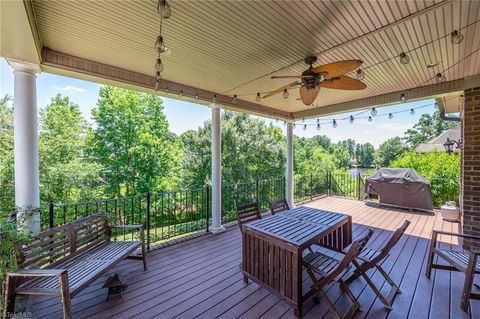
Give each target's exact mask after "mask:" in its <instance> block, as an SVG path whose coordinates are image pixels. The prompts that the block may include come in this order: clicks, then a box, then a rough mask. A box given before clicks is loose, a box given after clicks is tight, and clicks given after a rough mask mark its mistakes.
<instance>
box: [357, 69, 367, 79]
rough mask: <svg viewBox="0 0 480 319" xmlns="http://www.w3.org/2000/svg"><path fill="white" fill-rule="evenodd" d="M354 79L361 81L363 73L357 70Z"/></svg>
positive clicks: (363, 76)
mask: <svg viewBox="0 0 480 319" xmlns="http://www.w3.org/2000/svg"><path fill="white" fill-rule="evenodd" d="M355 77H356V78H357V80H360V81H361V80H363V79H364V78H365V72H363V71H362V69H358V70H357V74H356V75H355Z"/></svg>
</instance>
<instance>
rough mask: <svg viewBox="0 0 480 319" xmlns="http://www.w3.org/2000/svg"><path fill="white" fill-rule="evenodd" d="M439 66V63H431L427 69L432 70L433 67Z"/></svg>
mask: <svg viewBox="0 0 480 319" xmlns="http://www.w3.org/2000/svg"><path fill="white" fill-rule="evenodd" d="M439 64H440V62H432V63H429V64H427V68H428V69H430V68H434V67H436V66H438V65H439Z"/></svg>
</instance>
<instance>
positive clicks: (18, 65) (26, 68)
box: [7, 59, 42, 74]
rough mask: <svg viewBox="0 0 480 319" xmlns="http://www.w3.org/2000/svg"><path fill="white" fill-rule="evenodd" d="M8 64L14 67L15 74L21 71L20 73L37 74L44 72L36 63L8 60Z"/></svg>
mask: <svg viewBox="0 0 480 319" xmlns="http://www.w3.org/2000/svg"><path fill="white" fill-rule="evenodd" d="M7 62H8V64H9V65H10V66H11V67H12V69H13V72H17V71H19V72H26V73H31V74H37V73H40V72H41V71H42V70H41V69H40V65H38V64H35V63H31V62H26V61H20V60H15V59H7Z"/></svg>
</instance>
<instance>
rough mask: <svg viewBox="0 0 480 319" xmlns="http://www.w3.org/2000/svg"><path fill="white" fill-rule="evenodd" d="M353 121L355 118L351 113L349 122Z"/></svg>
mask: <svg viewBox="0 0 480 319" xmlns="http://www.w3.org/2000/svg"><path fill="white" fill-rule="evenodd" d="M353 121H355V119H354V118H353V115H350V124H353Z"/></svg>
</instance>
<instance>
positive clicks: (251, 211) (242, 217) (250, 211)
mask: <svg viewBox="0 0 480 319" xmlns="http://www.w3.org/2000/svg"><path fill="white" fill-rule="evenodd" d="M236 211H237V221H238V225H239V226H240V230H241V229H242V227H243V224H245V223H247V222H249V221H252V220H256V219H261V218H262V215H261V214H260V208H259V207H258V204H257V203H253V204H248V205H242V206H237V209H236Z"/></svg>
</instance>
